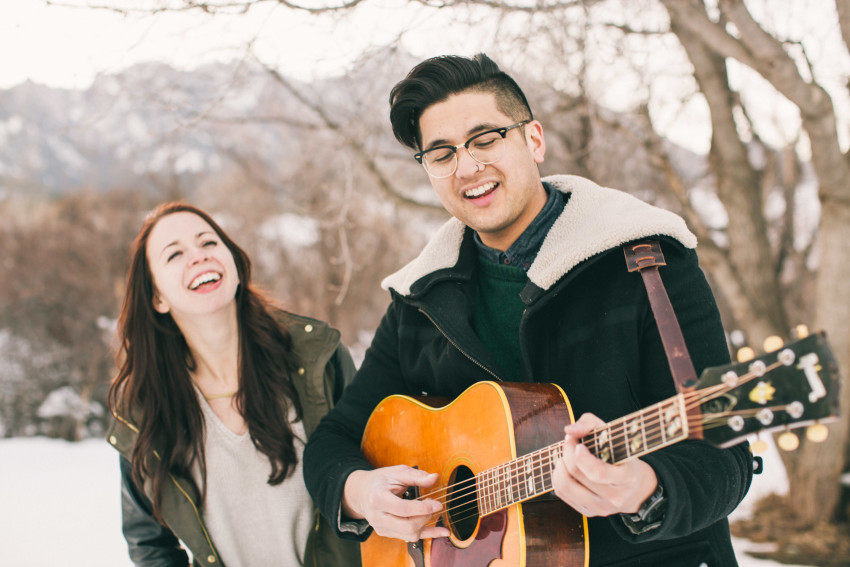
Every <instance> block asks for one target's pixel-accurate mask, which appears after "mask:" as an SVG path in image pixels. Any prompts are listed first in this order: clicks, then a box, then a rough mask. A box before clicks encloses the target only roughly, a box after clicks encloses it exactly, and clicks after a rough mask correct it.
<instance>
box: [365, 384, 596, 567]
mask: <svg viewBox="0 0 850 567" xmlns="http://www.w3.org/2000/svg"><path fill="white" fill-rule="evenodd" d="M427 400H428V399H427V398H421V399H414V398H410V397H406V396H390V397H389V398H387V399H385V400H384V401H382V402H381V403H380V404H379V405H378V407H377V408H375V411H374V412H373V413H372V416H371V417H370V418H369V422H368V423H367V425H366V430H365V432H364V436H363V443H362V450H363V454H364V455H365V456H366V458H367V459H368V460H369V462H370V463H372V464H373V465H374V466H375V467H384V466H391V465H398V464H405V465H409V466H412V467H417V468H419V469H421V470H424V471H428V472H436V473H439V475H440V478H439V480H438V482H437V485H436V486H434V487H431V488H428V489H423V494H422V497H423V498H424V497H428V493H430V492H433V491H438V490H439V491H440V492H439V494H440V495H442V494H443V493H444V492H445V494H446V498H447V499H448V501H449V502H450V503H451V504H450V505H448V506H446V507H445V508H444V511H443V513H442V514H441V517H440V519H439V522H440V523H441V525H444V526H447V527H449V529H450V530H451V531H452V536H451V537H450V538H448V539H446V538H438V539H434V540H425V541H424V542H422V543H423V544H424V566H425V567H451V566H456V567H461V566H463V567H486V566H490V567H509V566H510V567H524V566H528V567H533V566H538V565H539V566H544V565H546V566H551V565H558V566H564V567H582V566H586V565H587V557H588V554H587V549H588V539H587V520H586V518H584V517H583V516H582V515H581V514H579V513H578V512H576V511H575V510H573V509H572V508H570V507H569V506H567V505H566V504H564V503H563V502H562V501H560V500H559V499H557V498H556V497H554V495H551V494H548V495H546V494H544V495H543V496H538V497H537V498H533V499H530V500H525V501H524V502H521V503H517V504H512V505H510V506H508V507H507V508H504V509H501V510H498V511H496V512H493V513H489V514H486V515H484V516H481V515H480V514H479V507H478V504H477V503H476V500H475V496H474V495H470V493H471V490H470V488H469V487H470V483H474V482H475V480H474V478H473V477H474V475H476V474H479V473H481V472H483V471H487V470H488V469H491V468H493V467H496V466H498V465H502V464H503V463H506V462H508V461H511V460H513V459H516V458H517V457H519V456H522V455H526V454H528V453H531V452H533V451H535V450H537V449H539V448H540V447H543V446H545V445H550V444H553V443H557V442H559V441H561V440H563V428H564V426H565V425H568V424H570V423H572V421H573V417H572V411H571V409H570V406H569V402H568V400H567V398H566V395H565V394H564V392H563V391H562V390H561V389H560V388H558V387H557V386H554V385H552V384H536V383H533V384H532V383H522V384H518V383H499V384H497V383H495V382H480V383H477V384H475V385H473V386H471V387H470V388H469V389H467V390H466V391H465V392H464V393H463V394H461V395H460V396H459V397H458V398H457V399H455V400H454V401H452V402H451V403H448V404H447V405H444V406H442V407H434V406H431V405H428V404H427V403H426V401H427ZM517 472H518V473H519V474H521V473H522V471H517ZM496 481H498V479H494V482H496ZM459 483H460V484H459ZM458 485H459V487H458ZM463 486H466V488H465V489H464V488H462V487H463ZM434 498H435V499H437V497H436V496H435V497H434ZM361 554H362V559H363V565H364V566H366V567H370V566H379V565H380V566H390V567H392V566H399V567H400V566H411V567H418V565H419V564H420V561H416V562H414V560H413V559H412V557H411V555H410V553H409V552H408V544H407V543H406V542H404V541H401V540H397V539H390V538H385V537H381V536H379V535H377V534H375V533H373V534H372V536H371V537H370V538H369V539H368V540H367V541H366V542H364V543H363V544H362V545H361ZM420 560H421V558H420Z"/></svg>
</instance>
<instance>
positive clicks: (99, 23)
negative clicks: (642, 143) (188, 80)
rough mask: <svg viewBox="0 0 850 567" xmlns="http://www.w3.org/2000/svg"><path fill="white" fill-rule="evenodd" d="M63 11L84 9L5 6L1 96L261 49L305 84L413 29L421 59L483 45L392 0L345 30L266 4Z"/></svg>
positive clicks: (360, 12) (368, 8)
mask: <svg viewBox="0 0 850 567" xmlns="http://www.w3.org/2000/svg"><path fill="white" fill-rule="evenodd" d="M54 2H62V3H64V4H68V5H76V6H78V7H66V6H58V5H48V4H47V3H46V1H45V0H2V1H0V53H3V60H2V65H0V88H8V87H10V86H14V85H16V84H19V83H21V82H23V81H25V80H27V79H29V80H32V81H34V82H38V83H41V84H46V85H49V86H55V87H71V88H85V87H87V86H88V85H89V84H90V83H91V81H92V79H93V78H94V77H95V76H96V75H97V74H98V73H104V72H105V73H110V72H117V71H119V70H121V69H122V68H124V67H126V66H128V65H131V64H133V63H137V62H140V61H150V60H158V61H166V62H168V63H171V64H172V65H175V66H177V67H181V68H193V67H195V66H197V65H199V64H203V63H207V62H210V61H214V60H229V59H233V58H238V57H241V56H242V54H244V52H245V46H246V45H247V43H248V42H250V41H252V40H253V41H254V45H253V49H254V50H255V51H256V52H257V53H258V55H259V56H260V57H261V58H262V59H263V60H264V61H266V62H271V63H274V64H276V65H277V66H278V67H279V69H280V70H281V71H283V72H284V73H286V74H288V75H291V76H296V77H298V78H304V79H307V78H310V77H313V76H316V75H323V74H329V73H331V74H332V73H334V72H339V71H340V69H343V68H344V67H345V65H346V64H348V63H349V62H350V61H351V59H353V58H354V57H355V56H356V55H357V54H358V53H359V52H360V51H361V49H362V48H364V47H365V46H367V45H369V44H376V43H377V44H380V43H386V42H390V41H391V40H392V39H393V37H394V33H395V32H396V31H397V30H400V29H404V28H407V29H410V28H415V29H416V30H417V31H416V32H415V33H413V34H411V35H410V37H409V38H406V40H405V47H406V48H408V49H410V50H411V51H412V52H414V53H415V54H417V55H423V56H430V55H432V54H438V53H445V52H448V51H456V52H459V53H465V52H467V50H469V49H473V47H471V46H472V44H474V41H475V39H474V38H473V37H470V34H469V32H468V31H467V32H466V33H465V34H462V35H461V34H454V33H452V31H451V28H450V27H448V26H447V25H446V24H445V22H444V21H442V18H441V15H440V13H439V12H438V11H434V10H427V9H423V8H421V7H417V6H411V7H410V8H405V9H404V10H401V11H399V10H398V3H397V1H395V2H393V0H371V1H369V2H366V3H364V5H362V6H360V7H358V8H357V9H356V10H350V11H347V12H346V13H345V25H344V26H339V25H335V22H334V21H333V20H332V19H331V18H327V17H325V18H319V17H315V16H312V15H310V14H306V13H299V12H293V11H291V10H287V9H284V8H281V7H280V6H279V5H277V4H276V3H274V2H261V3H258V5H257V6H255V7H253V8H252V9H251V10H250V11H249V12H248V14H247V15H246V14H240V15H233V16H229V15H221V14H219V15H216V16H214V17H210V16H209V15H207V14H204V13H202V12H200V11H192V12H188V13H160V14H157V15H143V14H139V13H134V14H121V13H116V12H114V11H109V10H104V9H94V8H89V7H87V6H88V5H91V4H96V3H97V4H106V3H109V2H112V3H117V4H120V5H123V6H129V5H138V4H139V3H147V4H151V0H120V2H116V0H100V1H99V2H94V0H54ZM390 6H394V7H395V9H392V10H391V9H390ZM388 22H392V23H391V24H390V25H388ZM452 38H454V39H452Z"/></svg>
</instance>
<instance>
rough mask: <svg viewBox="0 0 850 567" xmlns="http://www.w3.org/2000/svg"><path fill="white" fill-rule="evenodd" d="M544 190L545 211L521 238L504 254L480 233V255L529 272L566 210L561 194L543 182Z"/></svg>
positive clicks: (478, 245)
mask: <svg viewBox="0 0 850 567" xmlns="http://www.w3.org/2000/svg"><path fill="white" fill-rule="evenodd" d="M543 188H544V189H546V193H547V194H548V198H547V199H546V204H545V205H543V209H541V210H540V212H539V213H537V216H536V217H534V220H533V221H531V224H529V225H528V227H527V228H526V229H525V230H524V231H523V233H522V234H520V236H519V238H517V239H516V241H515V242H514V243H513V244H511V246H510V248H508V249H507V250H506V251H504V252H502V251H501V250H496V249H495V248H490V247H489V246H487V245H486V244H484V243H483V242H481V237H479V236H478V233H477V232H476V233H475V245H476V246H477V248H478V254H479V255H480V256H481V257H482V258H484V259H485V260H488V261H490V262H493V263H496V264H504V265H508V266H516V267H518V268H522V269H523V270H525V271H528V268H530V267H531V263H532V262H534V258H536V257H537V252H539V251H540V246H541V245H542V244H543V240H544V239H545V238H546V235H547V234H549V229H551V228H552V225H553V224H555V220H556V219H557V218H558V217H559V216H560V215H561V212H562V211H563V210H564V199H562V198H561V193H560V191H558V190H557V189H555V188H553V187H552V186H551V185H549V184H548V183H546V182H545V181H544V182H543Z"/></svg>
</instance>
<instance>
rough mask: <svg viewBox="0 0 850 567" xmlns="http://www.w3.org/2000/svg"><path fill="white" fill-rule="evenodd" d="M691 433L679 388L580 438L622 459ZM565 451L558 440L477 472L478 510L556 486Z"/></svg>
mask: <svg viewBox="0 0 850 567" xmlns="http://www.w3.org/2000/svg"><path fill="white" fill-rule="evenodd" d="M687 437H688V422H687V415H686V411H685V403H684V397H683V396H682V395H681V394H680V395H678V396H675V397H672V398H670V399H668V400H664V401H663V402H659V403H657V404H655V405H652V406H649V407H646V408H644V409H642V410H640V411H638V412H635V413H632V414H629V415H627V416H624V417H622V418H620V419H617V420H615V421H612V422H611V423H608V424H606V425H605V426H604V427H602V428H600V429H597V430H595V431H593V432H592V433H590V434H588V435H586V436H585V437H583V438H582V439H581V443H582V444H583V445H584V446H585V447H587V448H588V449H589V450H590V452H591V453H593V454H594V455H595V456H596V457H598V458H599V459H601V460H603V461H605V462H607V463H611V464H618V463H622V462H625V461H627V460H629V459H633V458H636V457H640V456H641V455H645V454H647V453H651V452H653V451H656V450H658V449H661V448H662V447H666V446H667V445H672V444H674V443H678V442H679V441H682V440H683V439H686V438H687ZM562 456H563V442H562V441H559V442H558V443H553V444H552V445H548V446H546V447H543V448H542V449H538V450H537V451H534V452H532V453H529V454H527V455H523V456H522V457H519V458H517V459H514V460H512V461H509V462H507V463H504V464H502V465H499V466H497V467H493V468H491V469H488V470H486V471H483V472H481V473H479V474H477V475H476V477H475V480H476V492H477V500H478V509H479V513H480V514H481V515H482V516H486V515H487V514H490V513H492V512H496V511H497V510H501V509H503V508H507V507H508V506H511V505H513V504H516V503H518V502H523V501H524V500H528V499H530V498H534V497H536V496H540V495H541V494H545V493H547V492H549V491H551V490H552V473H553V471H554V470H555V464H556V463H557V461H558V459H560V458H561V457H562Z"/></svg>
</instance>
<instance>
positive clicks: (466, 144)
mask: <svg viewBox="0 0 850 567" xmlns="http://www.w3.org/2000/svg"><path fill="white" fill-rule="evenodd" d="M529 122H531V119H528V120H521V121H520V122H516V123H515V124H511V125H510V126H502V127H501V128H492V129H490V130H484V131H483V132H479V133H478V134H475V135H474V136H472V137H471V138H470V139H468V140H467V141H466V142H464V143H462V144H458V145H456V146H453V145H451V144H441V145H439V146H434V147H433V148H428V149H427V150H422V151H421V152H418V153H415V154H413V159H415V160H416V161H418V162H419V163H420V164H422V167H423V168H425V172H426V173H427V174H428V175H430V176H431V177H433V178H434V179H445V178H446V177H451V176H452V175H454V174H455V172H456V171H457V166H458V161H459V160H458V157H457V152H458V150H460V149H461V148H466V151H467V153H468V154H469V157H471V158H472V159H474V160H475V161H476V162H478V163H480V164H481V165H490V164H492V163H496V162H497V161H499V160H500V159H502V156H503V155H504V154H502V156H499V157H498V158H497V159H494V160H493V161H488V162H484V161H481V160H480V159H478V158H477V157H475V154H473V153H472V150H470V149H469V144H471V143H472V142H473V141H474V140H475V139H476V138H480V137H481V136H486V135H487V134H494V133H495V134H499V135H500V136H501V137H502V143H503V144H504V141H505V139H506V138H507V136H508V132H510V131H511V130H513V129H515V128H519V127H521V126H525V125H526V124H528V123H529ZM449 149H450V150H452V154H453V155H454V158H455V160H454V161H455V166H454V169H452V171H451V173H447V174H446V175H434V174H433V173H431V172H430V171H428V166H426V165H425V160H424V159H423V158H424V156H425V154H427V153H428V152H432V151H435V150H449Z"/></svg>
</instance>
